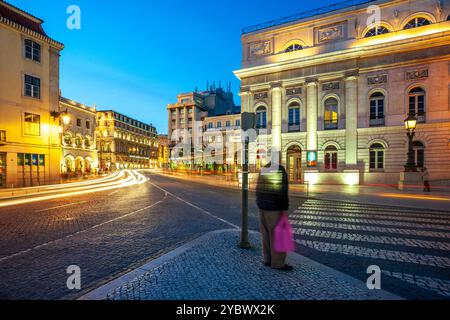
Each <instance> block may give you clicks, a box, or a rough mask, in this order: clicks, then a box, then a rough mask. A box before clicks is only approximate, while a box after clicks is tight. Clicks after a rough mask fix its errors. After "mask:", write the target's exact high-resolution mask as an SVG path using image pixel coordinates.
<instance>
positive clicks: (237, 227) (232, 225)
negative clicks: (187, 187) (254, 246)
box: [147, 180, 241, 230]
mask: <svg viewBox="0 0 450 320" xmlns="http://www.w3.org/2000/svg"><path fill="white" fill-rule="evenodd" d="M147 182H148V183H149V184H151V185H152V186H154V187H155V188H157V189H159V190H161V191H163V192H165V193H166V195H167V194H168V195H171V196H172V197H174V198H175V199H177V200H179V201H181V202H183V203H185V204H187V205H188V206H190V207H193V208H195V209H197V210H199V211H201V212H203V213H205V214H207V215H208V216H210V217H212V218H214V219H217V220H219V221H221V222H223V223H225V224H227V225H229V226H231V227H233V228H235V229H238V230H240V229H241V227H239V226H237V225H235V224H233V223H231V222H229V221H227V220H224V219H222V218H219V217H218V216H216V215H214V214H213V213H211V212H209V211H208V210H206V209H203V208H200V207H199V206H197V205H195V204H193V203H190V202H189V201H186V200H184V199H182V198H180V197H178V196H176V195H175V194H173V193H171V192H170V191H167V190H166V189H163V188H161V187H160V186H158V185H156V184H155V183H153V182H151V181H150V180H148V181H147Z"/></svg>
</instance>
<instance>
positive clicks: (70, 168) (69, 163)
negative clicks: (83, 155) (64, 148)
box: [65, 156, 75, 173]
mask: <svg viewBox="0 0 450 320" xmlns="http://www.w3.org/2000/svg"><path fill="white" fill-rule="evenodd" d="M65 167H66V168H65V169H66V170H65V172H68V173H71V172H75V158H74V157H72V156H66V158H65Z"/></svg>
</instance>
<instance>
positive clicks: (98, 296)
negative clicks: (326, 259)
mask: <svg viewBox="0 0 450 320" xmlns="http://www.w3.org/2000/svg"><path fill="white" fill-rule="evenodd" d="M229 232H237V230H235V229H223V230H216V231H212V232H208V233H206V234H204V235H202V236H200V237H199V238H197V239H195V240H193V241H191V242H188V243H186V244H185V245H182V246H181V247H178V248H177V249H175V250H173V251H171V252H169V253H167V254H165V255H163V256H161V257H159V258H157V259H155V260H152V261H150V262H148V263H146V264H144V265H142V266H141V267H138V268H136V269H135V270H133V271H131V272H129V273H127V274H125V275H123V276H121V277H119V278H117V279H115V280H113V281H111V282H109V283H107V284H105V285H103V286H100V287H99V288H97V289H94V290H92V291H91V292H88V293H87V294H85V295H83V296H81V297H80V298H78V299H77V300H81V301H91V300H95V301H100V300H106V299H107V296H108V294H110V293H112V292H113V291H114V290H115V289H117V288H119V287H121V286H123V285H125V284H127V283H129V282H131V281H133V280H134V279H136V278H138V277H140V276H142V275H144V274H146V273H148V272H151V271H153V270H154V269H156V268H158V267H159V266H161V265H163V264H165V263H167V262H169V261H170V260H172V259H173V258H175V257H177V256H179V255H181V254H183V253H184V252H186V251H188V250H189V249H191V248H193V247H195V246H196V245H197V244H199V243H203V242H204V241H205V239H207V238H209V237H210V236H211V235H213V234H223V233H229ZM250 233H252V234H255V235H259V234H260V233H259V232H256V231H250ZM236 245H237V244H236ZM288 259H289V260H290V261H291V262H295V263H296V264H308V265H311V266H313V267H315V268H320V269H322V270H325V271H326V272H329V273H332V274H334V275H335V277H337V278H339V279H341V280H343V281H345V282H347V283H349V284H351V285H353V286H356V287H357V286H365V284H364V283H363V282H362V281H361V280H358V279H356V278H353V277H352V276H349V275H347V274H345V273H342V272H340V271H338V270H335V269H333V268H330V267H328V266H326V265H323V264H321V263H319V262H316V261H314V260H311V259H309V258H307V257H304V256H302V255H300V254H298V253H295V252H294V253H290V254H289V257H288ZM376 294H377V295H378V297H379V298H381V299H383V300H404V298H402V297H400V296H398V295H396V294H393V293H390V292H388V291H384V290H379V291H376Z"/></svg>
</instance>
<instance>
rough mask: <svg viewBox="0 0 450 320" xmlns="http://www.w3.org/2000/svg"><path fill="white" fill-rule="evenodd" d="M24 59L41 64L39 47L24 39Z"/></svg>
mask: <svg viewBox="0 0 450 320" xmlns="http://www.w3.org/2000/svg"><path fill="white" fill-rule="evenodd" d="M24 44H25V58H27V59H30V60H33V61H36V62H41V45H40V44H39V43H37V42H34V41H33V40H30V39H25V41H24Z"/></svg>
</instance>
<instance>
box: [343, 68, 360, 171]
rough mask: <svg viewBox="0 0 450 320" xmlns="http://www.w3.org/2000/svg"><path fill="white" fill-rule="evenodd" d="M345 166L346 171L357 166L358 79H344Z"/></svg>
mask: <svg viewBox="0 0 450 320" xmlns="http://www.w3.org/2000/svg"><path fill="white" fill-rule="evenodd" d="M345 126H346V128H345V164H346V168H347V169H357V165H358V78H357V76H356V75H354V74H353V75H350V76H347V77H346V78H345Z"/></svg>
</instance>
